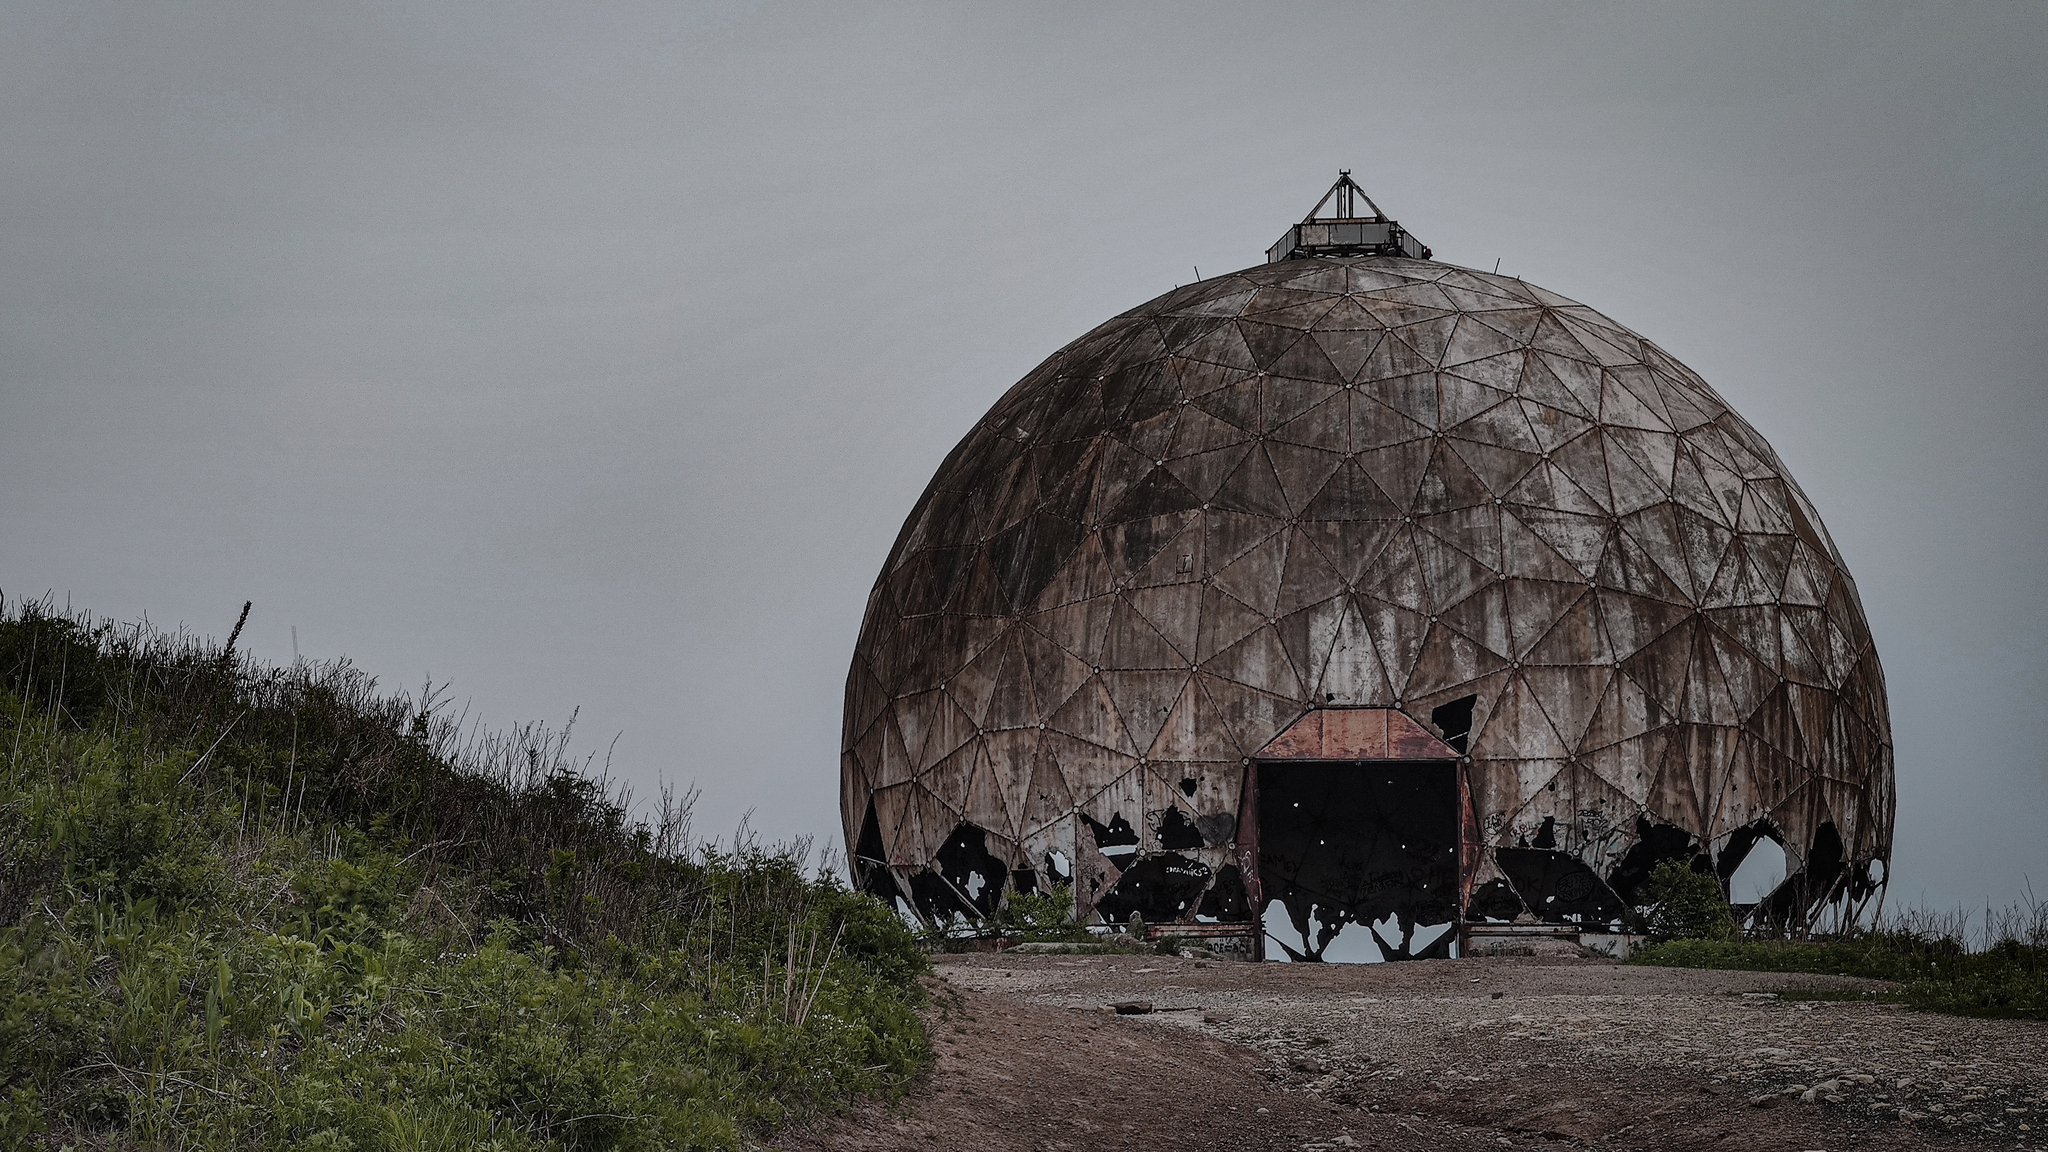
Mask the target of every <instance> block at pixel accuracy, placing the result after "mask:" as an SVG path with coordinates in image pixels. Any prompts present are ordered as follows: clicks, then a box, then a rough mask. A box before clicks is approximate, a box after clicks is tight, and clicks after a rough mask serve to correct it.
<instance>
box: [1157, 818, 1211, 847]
mask: <svg viewBox="0 0 2048 1152" xmlns="http://www.w3.org/2000/svg"><path fill="white" fill-rule="evenodd" d="M1159 846H1160V847H1161V848H1176V849H1178V848H1200V847H1203V843H1202V833H1201V830H1200V829H1198V828H1197V827H1195V825H1193V824H1190V823H1188V818H1187V815H1186V814H1185V813H1183V812H1182V811H1181V810H1180V809H1179V808H1168V809H1167V810H1166V811H1164V812H1161V813H1160V814H1159Z"/></svg>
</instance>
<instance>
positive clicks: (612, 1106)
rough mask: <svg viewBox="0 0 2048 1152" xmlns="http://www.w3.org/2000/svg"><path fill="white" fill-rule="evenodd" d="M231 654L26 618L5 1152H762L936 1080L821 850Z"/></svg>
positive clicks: (10, 661)
mask: <svg viewBox="0 0 2048 1152" xmlns="http://www.w3.org/2000/svg"><path fill="white" fill-rule="evenodd" d="M238 627H239V625H238ZM232 645H233V637H232V636H231V637H230V640H229V646H228V647H226V648H219V647H213V646H209V645H207V644H204V643H200V642H196V641H194V640H192V639H190V638H188V637H182V636H166V635H163V634H160V633H157V632H154V631H152V630H150V629H148V628H146V627H137V626H114V625H108V624H95V623H93V622H91V621H89V620H87V619H85V618H83V617H73V616H69V615H66V614H63V613H57V612H53V611H51V610H50V608H49V606H48V605H43V604H16V605H12V606H9V607H7V608H6V609H5V610H4V611H0V756H4V757H5V760H4V761H0V764H4V771H0V1147H15V1146H20V1145H24V1144H25V1145H26V1146H29V1147H36V1146H44V1147H49V1148H57V1147H60V1146H63V1145H67V1144H69V1145H73V1146H80V1147H120V1148H136V1147H150V1148H156V1147H162V1148H238V1149H239V1148H270V1147H275V1148H295V1149H305V1148H327V1149H401V1148H403V1149H415V1148H457V1147H480V1148H499V1149H527V1148H534V1149H539V1148H560V1149H600V1148H602V1149H612V1148H618V1149H639V1148H699V1147H702V1148H732V1147H738V1146H741V1145H742V1144H743V1143H744V1142H745V1141H746V1140H747V1139H748V1138H749V1137H750V1136H753V1135H758V1134H760V1133H761V1132H764V1131H766V1130H768V1129H770V1128H772V1127H774V1126H776V1125H778V1124H781V1123H784V1122H787V1121H790V1120H792V1119H797V1118H801V1117H804V1116H807V1115H811V1114H815V1113H817V1112H820V1111H823V1110H830V1109H832V1108H833V1107H835V1106H837V1105H838V1104H840V1103H842V1102H844V1101H845V1100H847V1099H848V1098H849V1096H850V1095H852V1094H856V1093H880V1094H884V1095H888V1094H893V1093H896V1092H899V1091H900V1090H901V1089H902V1088H903V1087H904V1086H905V1085H906V1084H907V1083H908V1081H909V1080H910V1078H911V1077H912V1076H914V1075H915V1074H916V1073H917V1071H918V1070H919V1069H920V1068H921V1067H922V1066H923V1064H924V1062H925V1060H926V1059H927V1054H928V1048H927V1045H926V1042H925V1038H924V1035H923V1032H922V1030H921V1028H920V1025H919V1023H918V1019H917V1016H916V1014H915V1012H914V1007H915V1005H916V1003H917V1002H918V1000H919V997H920V995H921V990H920V987H919V985H918V983H917V979H916V977H917V975H918V974H919V973H920V972H921V971H922V970H923V968H924V966H925V960H924V956H923V953H922V952H921V951H920V950H919V949H918V948H917V946H916V943H915V941H914V939H913V938H912V936H911V934H910V933H909V932H908V931H907V930H906V929H905V928H904V926H903V924H902V923H901V922H900V921H899V920H898V919H897V918H896V917H895V916H894V915H893V914H891V913H890V912H889V911H887V910H886V909H884V908H883V907H882V906H881V905H879V904H877V903H876V902H874V901H873V900H871V899H869V898H867V897H865V896H860V895H855V894H852V893H849V892H848V891H846V890H845V888H844V887H843V886H841V885H840V884H839V883H838V882H837V880H836V879H834V878H833V877H832V876H831V875H830V874H829V870H828V869H826V868H825V867H823V866H820V868H819V869H818V870H817V872H816V873H815V874H811V873H809V870H808V865H807V863H806V860H805V857H806V855H807V851H806V850H805V849H804V848H803V847H802V846H797V847H795V848H788V849H773V850H771V849H764V848H761V847H759V846H757V845H755V844H752V843H750V842H748V841H747V840H745V839H744V838H742V839H741V840H740V842H739V843H738V844H737V845H735V846H732V847H728V848H725V849H722V850H721V849H715V848H710V847H705V846H702V845H699V844H697V843H695V842H693V841H692V840H691V838H690V835H689V826H688V804H687V798H685V800H684V801H683V802H681V803H678V802H675V801H674V800H673V799H671V798H664V803H663V804H661V805H660V811H659V813H658V814H657V815H656V816H654V817H653V818H651V819H649V820H647V821H644V822H641V821H635V820H633V819H630V818H629V815H628V812H627V809H626V806H625V798H624V797H623V796H621V795H619V794H617V793H615V792H612V791H610V790H608V789H607V788H606V787H605V786H604V785H603V784H602V783H601V782H596V781H593V780H592V779H591V778H589V777H588V776H587V775H583V774H579V772H578V771H577V770H576V768H577V766H576V765H575V764H573V763H572V762H570V761H569V760H568V759H567V755H566V750H565V743H566V738H565V737H563V736H560V735H556V734H550V733H548V732H545V731H543V730H540V729H536V728H523V729H517V730H513V731H511V732H508V733H498V734H491V733H480V732H477V731H475V730H473V729H471V730H466V729H465V728H464V727H463V725H462V723H461V720H460V718H459V717H456V716H452V715H450V714H449V712H448V710H447V709H445V708H442V707H440V706H439V705H438V703H437V701H436V700H435V699H433V695H434V694H433V693H432V692H431V691H427V692H425V693H423V695H422V697H411V696H407V695H404V694H387V693H383V692H380V691H379V690H378V688H377V686H376V684H375V682H374V681H373V680H371V679H370V678H369V677H367V676H365V675H364V674H362V673H361V672H359V671H357V670H356V669H354V668H352V667H350V666H348V665H347V664H330V665H321V666H311V665H301V666H299V667H295V668H275V667H265V666H260V665H256V664H254V663H252V662H249V661H247V660H245V659H243V658H242V657H240V656H238V655H237V654H236V653H235V652H234V651H233V647H232ZM586 767H587V765H586Z"/></svg>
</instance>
